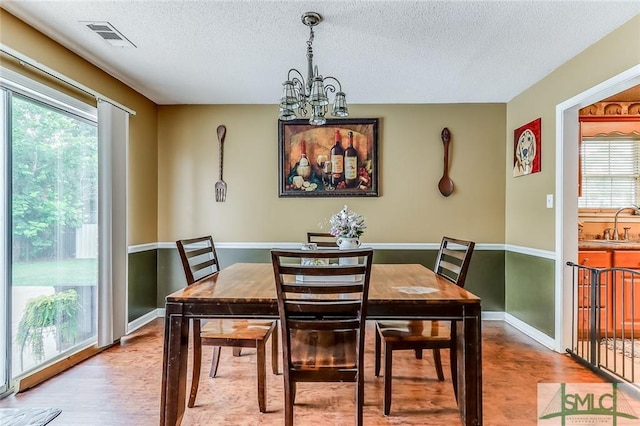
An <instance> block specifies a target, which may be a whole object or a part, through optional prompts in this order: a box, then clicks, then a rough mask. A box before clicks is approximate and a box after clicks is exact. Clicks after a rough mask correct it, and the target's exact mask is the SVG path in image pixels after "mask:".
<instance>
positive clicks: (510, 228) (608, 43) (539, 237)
mask: <svg viewBox="0 0 640 426" xmlns="http://www.w3.org/2000/svg"><path fill="white" fill-rule="evenodd" d="M638 64H640V16H636V17H635V18H634V19H632V20H631V21H629V22H628V23H626V24H625V25H623V26H621V27H620V28H618V29H617V30H615V31H614V32H612V33H611V34H609V35H608V36H606V37H605V38H603V39H602V40H600V41H598V42H597V43H596V44H594V45H593V46H591V47H589V48H587V49H586V50H585V51H583V52H582V53H580V54H579V55H577V56H576V57H574V58H573V59H571V60H569V61H568V62H567V63H565V64H564V65H562V66H561V67H560V68H558V69H556V70H555V71H553V72H552V73H551V74H549V75H548V76H547V77H545V78H544V79H542V80H541V81H539V82H538V83H536V84H535V85H534V86H532V87H531V88H529V89H528V90H526V91H525V92H523V93H522V94H520V95H518V96H517V97H515V98H514V99H513V100H511V101H510V102H509V103H508V104H507V118H506V141H507V143H506V167H505V171H506V173H505V179H506V226H505V237H506V242H507V243H508V244H515V245H520V246H525V247H532V248H538V249H543V250H555V247H554V244H555V242H554V239H555V232H554V229H555V217H554V209H547V208H546V207H545V194H553V193H554V192H555V179H556V174H555V167H556V164H555V150H556V138H555V132H556V120H555V108H556V105H558V104H560V103H562V102H564V101H566V100H568V99H570V98H572V97H573V96H576V95H578V94H580V93H582V92H584V91H586V90H588V89H589V88H591V87H593V86H595V85H597V84H599V83H601V82H603V81H605V80H607V79H609V78H611V77H613V76H615V75H617V74H619V73H621V72H623V71H625V70H628V69H630V68H631V67H633V66H636V65H638ZM538 117H542V171H541V172H540V173H536V174H533V175H528V176H522V177H517V178H514V177H512V169H513V131H514V130H515V129H516V128H518V127H520V126H522V125H523V124H526V123H528V122H530V121H532V120H534V119H536V118H538ZM576 143H577V142H576ZM576 191H577V190H576Z"/></svg>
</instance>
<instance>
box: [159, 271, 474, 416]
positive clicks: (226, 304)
mask: <svg viewBox="0 0 640 426" xmlns="http://www.w3.org/2000/svg"><path fill="white" fill-rule="evenodd" d="M367 303H368V305H367V319H405V320H409V319H429V320H454V321H456V323H455V324H456V330H455V335H456V350H457V359H458V367H457V368H458V408H459V412H460V419H461V420H462V424H464V425H481V424H482V345H481V310H480V298H479V297H477V296H475V295H473V294H472V293H470V292H468V291H466V290H464V289H463V288H460V287H458V286H456V285H455V284H453V283H451V282H450V281H448V280H446V279H444V278H442V277H441V276H438V275H436V274H435V273H434V272H433V271H431V270H430V269H428V268H426V267H424V266H422V265H418V264H374V265H372V268H371V281H370V287H369V297H368V301H367ZM198 318H200V319H203V318H271V319H277V318H278V305H277V299H276V288H275V279H274V274H273V267H272V265H271V264H270V263H269V264H267V263H236V264H234V265H231V266H229V267H227V268H224V269H222V270H221V271H220V272H219V273H218V274H217V275H214V276H212V277H210V278H208V279H206V280H202V281H199V282H196V283H194V284H192V285H190V286H187V287H185V288H183V289H181V290H178V291H176V292H174V293H172V294H170V295H169V296H167V298H166V304H165V324H164V326H165V329H164V355H163V363H162V389H161V395H162V396H161V403H160V425H161V426H165V425H179V424H180V422H181V421H182V417H183V415H184V411H185V397H186V389H187V351H188V342H189V328H190V327H189V320H190V319H198Z"/></svg>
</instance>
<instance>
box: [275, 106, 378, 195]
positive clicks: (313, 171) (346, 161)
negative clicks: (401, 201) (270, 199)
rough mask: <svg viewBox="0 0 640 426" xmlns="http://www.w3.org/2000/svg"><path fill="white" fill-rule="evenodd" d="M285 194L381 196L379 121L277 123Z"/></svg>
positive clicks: (280, 184)
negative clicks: (316, 123) (314, 123)
mask: <svg viewBox="0 0 640 426" xmlns="http://www.w3.org/2000/svg"><path fill="white" fill-rule="evenodd" d="M278 130H279V131H278V160H279V161H278V163H279V164H278V166H279V167H278V187H279V188H278V195H279V196H280V197H377V196H378V174H379V171H378V119H377V118H356V119H328V120H327V123H326V124H325V125H323V126H312V125H310V124H309V120H304V119H298V120H291V121H278Z"/></svg>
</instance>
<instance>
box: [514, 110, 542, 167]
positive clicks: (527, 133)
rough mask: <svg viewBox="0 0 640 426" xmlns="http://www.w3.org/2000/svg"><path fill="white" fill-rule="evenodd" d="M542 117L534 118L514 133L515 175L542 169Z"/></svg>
mask: <svg viewBox="0 0 640 426" xmlns="http://www.w3.org/2000/svg"><path fill="white" fill-rule="evenodd" d="M541 130H542V118H538V119H536V120H533V121H532V122H530V123H527V124H525V125H524V126H522V127H518V128H517V129H516V130H515V131H514V133H513V176H514V177H517V176H525V175H530V174H532V173H538V172H539V171H540V170H541V169H542V138H541Z"/></svg>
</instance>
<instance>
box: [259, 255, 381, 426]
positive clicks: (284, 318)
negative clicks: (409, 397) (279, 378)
mask: <svg viewBox="0 0 640 426" xmlns="http://www.w3.org/2000/svg"><path fill="white" fill-rule="evenodd" d="M342 257H349V258H354V257H358V259H359V263H358V264H355V265H337V264H335V265H326V264H325V265H322V266H318V264H322V263H323V260H324V259H330V258H338V259H339V258H342ZM302 258H307V259H313V260H314V262H312V264H311V265H307V264H305V265H302V264H301V261H302ZM271 260H272V263H273V272H274V275H275V283H276V293H277V296H278V311H279V314H280V324H281V328H282V356H283V364H284V402H285V426H292V425H293V404H294V402H295V397H296V384H297V383H300V382H354V383H356V395H355V402H356V424H357V425H359V426H360V425H362V421H363V420H362V408H363V404H364V367H363V361H364V335H365V319H366V310H367V295H368V292H369V280H370V277H371V263H372V261H373V250H372V249H355V250H311V251H303V250H294V251H282V250H271ZM360 262H362V263H360Z"/></svg>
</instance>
